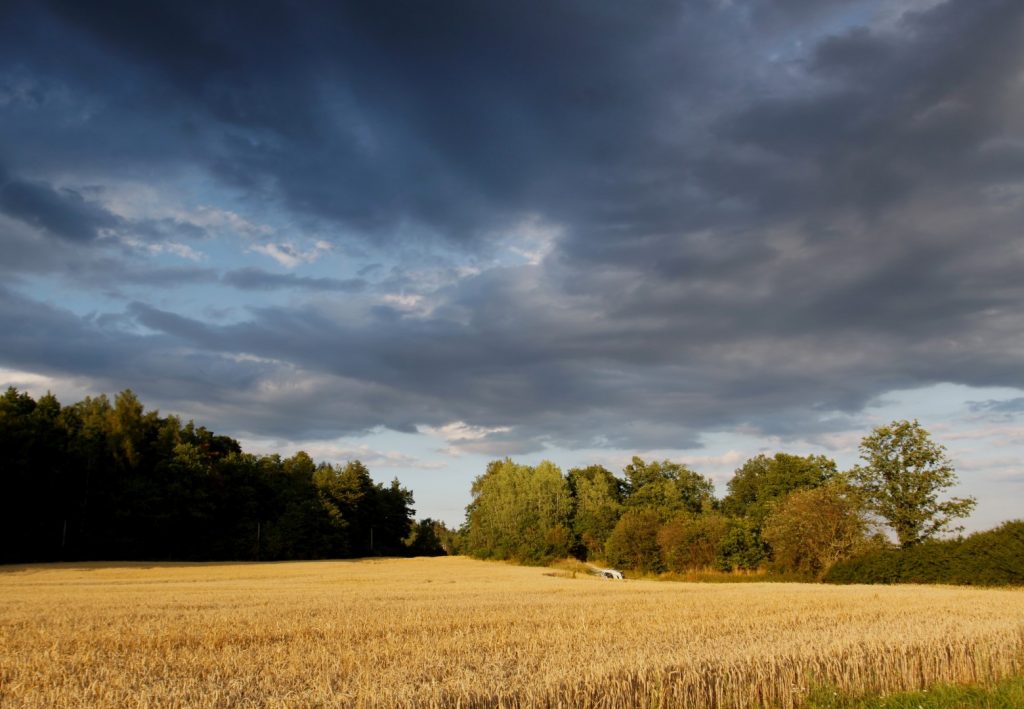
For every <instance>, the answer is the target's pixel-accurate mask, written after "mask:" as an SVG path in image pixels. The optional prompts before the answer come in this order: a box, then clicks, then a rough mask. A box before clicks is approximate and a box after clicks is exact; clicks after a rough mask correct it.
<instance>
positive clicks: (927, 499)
mask: <svg viewBox="0 0 1024 709" xmlns="http://www.w3.org/2000/svg"><path fill="white" fill-rule="evenodd" d="M860 453H861V458H862V459H863V460H864V462H865V463H866V465H863V466H857V467H856V468H854V470H853V474H852V475H853V480H854V481H855V483H856V484H857V485H858V486H859V487H860V490H861V494H862V495H863V498H864V500H865V502H866V503H867V505H868V509H870V510H871V511H872V512H874V513H875V514H877V515H878V516H879V517H881V518H882V519H884V520H886V521H887V522H888V523H889V526H890V527H892V529H893V531H894V532H896V537H897V538H898V539H899V542H900V545H901V546H903V547H904V548H906V547H910V546H914V545H915V544H919V543H920V542H922V541H924V540H925V539H928V538H930V537H933V536H935V535H936V534H938V533H940V532H944V531H958V530H959V529H962V527H953V526H952V523H953V521H954V520H956V519H958V518H961V517H967V516H968V515H969V514H970V513H971V511H972V510H973V509H974V505H975V500H974V498H973V497H966V498H959V497H953V498H950V499H948V500H940V499H939V496H940V495H941V494H942V493H944V492H945V491H946V490H948V489H949V488H950V487H952V486H953V485H955V484H956V481H957V477H956V471H955V470H954V469H953V466H952V463H951V461H950V460H949V457H948V456H947V455H946V449H945V447H943V446H941V445H939V444H937V443H935V442H934V441H932V439H931V436H930V434H929V433H928V431H926V430H925V429H924V428H923V427H922V426H921V425H920V424H919V423H918V422H917V421H916V420H915V421H893V422H892V423H890V424H888V425H885V426H879V427H877V428H875V429H874V430H873V431H872V432H871V434H870V435H868V436H866V437H865V438H864V439H863V440H862V441H861V444H860Z"/></svg>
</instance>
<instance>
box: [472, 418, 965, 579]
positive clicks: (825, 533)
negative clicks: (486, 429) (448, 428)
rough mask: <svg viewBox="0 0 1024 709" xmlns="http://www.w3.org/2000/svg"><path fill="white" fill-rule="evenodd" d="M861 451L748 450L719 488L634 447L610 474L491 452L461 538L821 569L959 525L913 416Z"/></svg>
mask: <svg viewBox="0 0 1024 709" xmlns="http://www.w3.org/2000/svg"><path fill="white" fill-rule="evenodd" d="M860 453H861V458H862V461H863V462H862V464H861V465H857V466H855V467H854V468H853V469H851V470H848V471H840V470H839V469H838V468H837V465H836V463H835V461H834V460H832V459H830V458H828V457H826V456H821V455H809V456H800V455H791V454H788V453H776V454H775V455H763V454H762V455H757V456H755V457H753V458H751V459H749V460H747V461H746V462H745V463H744V464H743V465H742V466H740V467H739V468H738V469H737V470H736V471H735V474H734V475H733V477H732V479H731V480H729V482H728V493H727V494H726V495H725V496H724V497H723V498H721V499H718V498H716V496H715V491H714V485H713V483H712V481H711V480H710V479H709V478H708V477H706V476H703V475H701V474H699V473H697V472H695V471H694V470H692V469H690V468H689V467H687V466H686V465H683V464H681V463H674V462H671V461H668V460H663V461H645V460H643V459H641V458H639V457H634V458H633V459H632V461H631V462H630V463H629V464H628V465H626V466H625V468H624V469H623V471H622V475H621V476H617V475H615V474H613V473H612V472H611V471H609V470H608V469H606V468H604V467H602V466H600V465H591V466H588V467H583V468H573V469H571V470H569V471H568V472H567V473H565V474H563V473H562V472H561V470H560V469H559V468H558V467H557V466H555V465H554V464H553V463H551V462H547V461H545V462H542V463H540V464H539V465H537V466H528V465H521V464H518V463H516V462H514V461H512V460H511V459H504V460H496V461H493V462H491V463H490V464H489V465H488V466H487V469H486V471H485V472H484V473H483V474H482V475H480V476H479V477H477V478H476V480H475V481H474V482H473V485H472V489H471V494H472V501H471V503H470V504H469V506H468V507H467V509H466V521H465V523H464V525H463V527H462V528H461V530H460V534H459V539H458V545H459V550H460V551H461V552H463V553H467V554H470V555H472V556H476V557H479V558H488V559H512V560H517V561H521V562H526V563H543V562H545V561H548V560H551V559H554V558H559V557H565V556H568V555H572V556H575V557H577V558H580V559H584V560H586V559H599V560H601V561H602V562H603V563H606V564H609V565H611V566H615V567H618V568H621V569H629V570H634V571H638V572H646V573H650V572H654V573H659V572H677V573H684V572H688V571H694V570H706V569H717V570H721V571H733V570H756V569H769V570H773V571H776V572H783V573H789V574H797V575H800V576H803V577H815V578H822V577H823V576H824V575H825V574H826V573H827V572H828V571H829V569H831V568H832V567H833V566H834V565H835V564H837V563H839V562H842V561H844V560H848V559H852V558H855V557H859V556H862V555H864V554H868V553H871V552H874V551H878V550H885V549H889V548H896V549H903V550H907V549H913V548H915V547H917V546H919V545H922V544H923V543H925V542H926V541H928V540H932V539H934V538H936V537H937V536H938V535H942V534H943V533H948V532H956V531H959V530H960V529H962V528H961V527H957V526H956V525H955V522H956V520H958V519H960V518H963V517H966V516H967V515H969V514H970V512H971V510H972V509H973V507H974V505H975V501H974V499H973V498H955V497H954V498H944V497H943V496H944V494H945V493H946V492H947V491H948V489H949V488H950V487H952V486H953V485H954V484H955V483H956V473H955V471H954V469H953V467H952V465H951V463H950V460H949V458H948V456H947V454H946V452H945V448H944V447H943V446H941V445H939V444H937V443H935V442H934V441H932V439H931V437H930V435H929V434H928V432H927V431H926V430H925V429H924V428H923V427H922V426H921V425H920V424H919V423H918V422H917V421H894V422H893V423H891V424H888V425H885V426H879V427H877V428H875V429H874V430H873V431H872V432H871V433H870V434H869V435H868V436H866V437H865V438H864V439H863V440H862V441H861V445H860ZM890 538H895V544H893V543H892V542H891V541H890Z"/></svg>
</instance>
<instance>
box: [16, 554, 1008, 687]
mask: <svg viewBox="0 0 1024 709" xmlns="http://www.w3.org/2000/svg"><path fill="white" fill-rule="evenodd" d="M550 573H551V571H550V570H547V569H540V568H526V567H516V566H507V565H504V564H497V563H486V562H477V561H471V560H468V559H461V558H442V559H410V560H374V561H358V562H309V563H281V564H203V565H153V566H148V565H128V564H118V565H102V564H95V565H84V566H37V567H20V568H19V567H9V568H7V569H2V570H0V705H3V706H5V707H17V706H46V707H51V706H54V707H56V706H86V705H88V706H117V707H131V706H153V705H156V706H233V707H234V706H310V705H330V706H388V707H391V706H431V705H442V706H474V705H487V706H494V705H498V706H521V705H530V706H533V705H540V706H567V707H568V706H572V707H575V706H730V707H731V706H761V705H766V704H772V705H779V706H784V707H789V706H798V705H799V704H800V703H801V701H802V699H803V697H804V696H805V695H806V692H807V690H808V689H809V686H808V685H809V684H810V683H811V682H814V681H818V682H822V683H830V684H832V685H835V686H836V687H837V688H838V689H839V690H840V691H844V692H850V693H861V692H865V691H886V690H890V691H891V690H897V689H915V688H919V687H921V686H924V685H927V684H931V683H934V682H937V681H946V682H972V681H973V682H985V681H990V680H992V679H994V678H998V677H1001V676H1007V675H1011V674H1016V673H1020V672H1021V671H1022V670H1024V592H1021V591H1015V590H972V589H962V588H948V587H945V588H936V587H891V588H890V587H885V588H881V587H856V586H843V587H829V586H816V585H801V584H739V585H731V584H730V585H707V584H701V585H697V584H683V583H679V584H674V583H659V582H653V581H650V582H649V581H627V582H612V581H602V580H600V579H594V578H586V577H583V576H578V577H577V578H575V579H573V578H566V577H564V576H558V575H554V576H553V575H550Z"/></svg>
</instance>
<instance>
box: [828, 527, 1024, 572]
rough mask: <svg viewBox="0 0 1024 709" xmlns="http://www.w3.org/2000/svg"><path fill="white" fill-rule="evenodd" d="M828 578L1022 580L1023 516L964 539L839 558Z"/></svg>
mask: <svg viewBox="0 0 1024 709" xmlns="http://www.w3.org/2000/svg"><path fill="white" fill-rule="evenodd" d="M824 580H825V581H826V582H828V583H949V584H964V585H981V586H1000V585H1022V584H1024V521H1022V520H1018V521H1014V522H1007V523H1005V524H1003V525H1001V526H999V527H997V528H996V529H992V530H989V531H986V532H977V533H975V534H972V535H970V536H969V537H967V538H966V539H951V540H944V541H937V540H929V541H926V542H923V543H921V544H918V545H915V546H912V547H907V548H900V549H895V548H887V549H877V550H875V551H872V552H869V553H867V554H864V555H861V556H858V557H855V558H853V559H850V560H848V561H842V562H839V563H837V564H836V565H835V566H833V567H832V568H831V569H830V570H829V571H828V573H827V574H826V575H825V577H824Z"/></svg>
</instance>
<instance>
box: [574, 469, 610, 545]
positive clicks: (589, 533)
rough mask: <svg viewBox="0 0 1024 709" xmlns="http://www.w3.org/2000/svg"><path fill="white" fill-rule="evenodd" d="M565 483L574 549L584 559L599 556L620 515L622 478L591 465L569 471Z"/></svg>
mask: <svg viewBox="0 0 1024 709" xmlns="http://www.w3.org/2000/svg"><path fill="white" fill-rule="evenodd" d="M568 482H569V489H570V492H571V493H572V500H573V505H572V532H573V534H574V535H575V537H576V539H578V540H579V544H578V546H577V552H578V553H579V555H580V556H582V557H583V558H589V557H600V556H602V554H603V553H604V545H605V542H606V541H608V537H609V536H610V535H611V533H612V530H613V529H615V525H616V524H617V523H618V521H619V517H620V516H621V515H622V510H623V506H622V481H621V480H619V479H618V478H616V477H615V476H614V475H612V473H611V472H610V471H608V470H606V469H605V468H603V467H602V466H600V465H591V466H589V467H586V468H573V469H572V470H570V471H569V476H568Z"/></svg>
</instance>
